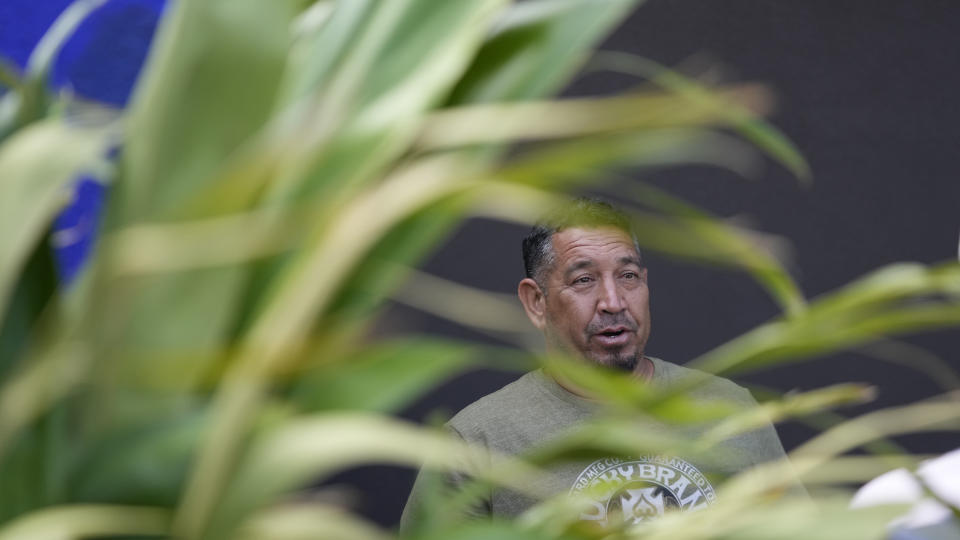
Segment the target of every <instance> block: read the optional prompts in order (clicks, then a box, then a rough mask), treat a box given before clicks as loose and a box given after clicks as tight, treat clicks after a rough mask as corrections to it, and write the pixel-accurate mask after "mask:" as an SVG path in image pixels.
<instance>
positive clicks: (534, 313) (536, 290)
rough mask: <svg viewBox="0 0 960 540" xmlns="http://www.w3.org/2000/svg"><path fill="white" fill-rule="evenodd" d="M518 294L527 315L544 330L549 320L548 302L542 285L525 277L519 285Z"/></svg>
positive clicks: (535, 324)
mask: <svg viewBox="0 0 960 540" xmlns="http://www.w3.org/2000/svg"><path fill="white" fill-rule="evenodd" d="M517 296H519V297H520V303H521V304H523V310H524V311H526V312H527V317H528V318H529V319H530V322H532V323H533V325H534V326H536V327H537V328H538V329H540V330H543V327H544V326H545V324H546V320H547V302H546V297H544V295H543V291H542V290H541V289H540V285H538V284H537V282H536V281H534V280H532V279H530V278H524V279H523V281H521V282H520V284H519V285H517Z"/></svg>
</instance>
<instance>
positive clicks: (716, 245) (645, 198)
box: [631, 183, 806, 317]
mask: <svg viewBox="0 0 960 540" xmlns="http://www.w3.org/2000/svg"><path fill="white" fill-rule="evenodd" d="M631 191H632V192H633V193H634V194H635V197H636V199H637V200H638V201H640V202H642V203H643V204H644V205H646V206H649V207H652V208H656V209H658V210H660V211H662V212H664V213H665V214H666V215H668V216H670V217H671V218H673V219H674V220H675V221H676V222H677V224H678V225H680V226H681V227H682V228H681V229H680V232H679V233H678V234H667V233H665V232H664V231H663V230H662V227H659V226H657V224H655V223H650V222H649V220H648V221H647V222H641V223H639V224H638V225H637V229H638V230H639V231H644V232H643V233H642V234H641V235H640V236H641V239H642V240H643V241H644V243H648V242H650V241H653V242H656V243H655V246H656V247H658V248H659V249H661V250H664V251H666V252H667V253H671V254H674V255H682V256H686V257H691V258H695V259H705V260H706V261H708V262H713V263H722V264H732V265H734V266H737V267H741V268H744V269H746V270H747V271H749V272H750V273H751V275H753V276H754V278H755V279H756V280H757V281H758V282H759V283H760V284H761V285H763V286H764V288H765V289H767V291H768V292H769V293H770V295H771V296H772V297H773V298H774V299H775V300H776V301H777V303H778V304H780V306H781V307H782V308H783V310H784V311H785V313H786V314H787V316H788V317H790V316H793V315H795V314H798V313H801V312H802V311H803V310H804V309H805V306H806V299H805V298H804V297H803V294H802V292H801V291H800V288H799V287H798V286H797V284H796V283H795V282H794V281H793V279H792V278H791V277H790V274H789V273H788V272H787V271H786V270H785V269H784V268H783V266H782V265H781V263H780V262H779V261H778V260H777V258H776V257H775V256H773V254H770V253H767V252H766V251H764V250H763V249H758V246H757V245H756V244H755V243H754V242H752V241H751V239H750V238H749V237H747V236H745V235H744V234H742V233H741V232H739V231H738V230H736V229H734V228H733V227H730V226H728V225H725V224H723V223H722V222H720V221H719V220H718V219H717V218H715V217H712V216H710V215H708V214H707V213H705V212H703V211H702V210H700V209H698V208H696V207H694V206H692V205H690V204H687V203H685V202H683V201H681V200H679V199H678V198H676V197H673V196H671V195H669V194H668V193H666V192H664V191H663V190H660V189H657V188H656V187H654V186H652V185H650V184H647V183H639V184H636V185H635V186H633V187H632V189H631ZM648 228H649V229H650V232H649V233H647V232H645V231H647V230H648ZM684 229H685V230H684ZM658 233H659V234H658ZM698 239H699V240H701V242H697V240H698ZM704 244H705V245H704ZM712 254H715V255H714V256H711V255H712Z"/></svg>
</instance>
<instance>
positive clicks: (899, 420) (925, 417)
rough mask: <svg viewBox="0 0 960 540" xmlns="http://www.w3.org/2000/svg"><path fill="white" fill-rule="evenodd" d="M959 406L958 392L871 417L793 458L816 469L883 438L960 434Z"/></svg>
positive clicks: (836, 429) (827, 433)
mask: <svg viewBox="0 0 960 540" xmlns="http://www.w3.org/2000/svg"><path fill="white" fill-rule="evenodd" d="M958 404H960V395H958V394H957V393H956V392H954V393H951V394H947V395H945V396H942V397H941V398H939V399H933V400H927V401H922V402H918V403H913V404H910V405H904V406H901V407H891V408H888V409H881V410H879V411H874V412H871V413H867V414H864V415H862V416H860V417H857V418H854V419H852V420H849V421H847V422H844V423H842V424H840V425H837V426H834V427H833V428H831V429H829V430H827V431H825V432H824V433H821V434H819V435H817V436H816V437H814V438H813V439H810V440H809V441H807V442H805V443H804V444H802V445H800V446H799V447H797V448H795V449H794V450H793V451H792V452H791V453H790V457H791V459H794V460H802V459H807V460H811V461H812V464H813V465H816V464H817V463H818V462H824V461H827V460H829V459H830V458H832V457H833V456H837V455H840V454H842V453H844V452H847V451H849V450H852V449H854V448H857V447H858V446H860V445H862V444H864V443H867V442H869V441H872V440H876V439H879V438H882V437H888V436H891V435H898V434H902V433H910V432H920V431H929V430H950V431H957V430H960V405H958ZM808 466H810V465H808ZM798 469H799V467H798Z"/></svg>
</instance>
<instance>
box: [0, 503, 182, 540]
mask: <svg viewBox="0 0 960 540" xmlns="http://www.w3.org/2000/svg"><path fill="white" fill-rule="evenodd" d="M169 523H170V514H169V512H168V511H166V510H164V509H160V508H147V507H136V506H119V505H118V506H110V505H93V504H89V505H83V504H77V505H65V506H56V507H52V508H46V509H43V510H39V511H37V512H34V513H31V514H27V515H25V516H23V517H21V518H18V519H16V520H14V521H12V522H10V523H9V524H7V525H5V526H4V527H3V528H0V539H2V540H21V539H22V540H28V539H29V540H35V539H37V538H86V537H98V536H117V535H148V536H154V535H163V534H167V533H168V531H169Z"/></svg>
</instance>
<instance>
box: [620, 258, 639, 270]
mask: <svg viewBox="0 0 960 540" xmlns="http://www.w3.org/2000/svg"><path fill="white" fill-rule="evenodd" d="M618 262H619V263H620V264H635V265H637V268H643V261H641V260H640V257H637V256H636V255H631V256H627V257H620V259H619V260H618Z"/></svg>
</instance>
